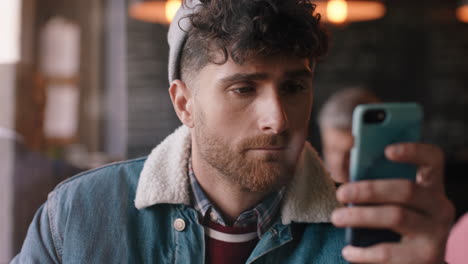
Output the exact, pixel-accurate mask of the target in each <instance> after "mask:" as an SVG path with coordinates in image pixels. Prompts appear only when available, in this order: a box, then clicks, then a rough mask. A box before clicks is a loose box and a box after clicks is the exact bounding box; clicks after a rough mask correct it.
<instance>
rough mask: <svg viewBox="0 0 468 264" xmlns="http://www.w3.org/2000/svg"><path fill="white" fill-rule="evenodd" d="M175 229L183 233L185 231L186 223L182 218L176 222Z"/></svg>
mask: <svg viewBox="0 0 468 264" xmlns="http://www.w3.org/2000/svg"><path fill="white" fill-rule="evenodd" d="M174 228H175V230H177V231H183V230H184V229H185V221H184V219H182V218H177V219H176V220H175V221H174Z"/></svg>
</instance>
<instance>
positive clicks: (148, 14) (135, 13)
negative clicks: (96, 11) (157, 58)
mask: <svg viewBox="0 0 468 264" xmlns="http://www.w3.org/2000/svg"><path fill="white" fill-rule="evenodd" d="M0 1H1V0H0ZM180 5H181V1H180V0H169V1H156V0H155V1H142V2H137V3H133V4H131V5H130V8H129V14H130V17H132V18H135V19H138V20H142V21H146V22H151V23H159V24H169V23H171V21H172V19H173V18H174V16H175V13H176V12H177V10H178V9H179V7H180Z"/></svg>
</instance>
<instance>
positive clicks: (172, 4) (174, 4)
mask: <svg viewBox="0 0 468 264" xmlns="http://www.w3.org/2000/svg"><path fill="white" fill-rule="evenodd" d="M180 5H181V3H180V1H179V0H169V1H168V2H166V20H167V22H169V23H171V21H172V19H173V18H174V16H175V14H176V13H177V10H179V7H180Z"/></svg>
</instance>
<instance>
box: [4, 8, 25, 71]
mask: <svg viewBox="0 0 468 264" xmlns="http://www.w3.org/2000/svg"><path fill="white" fill-rule="evenodd" d="M20 11H21V0H0V32H1V33H0V64H1V63H16V62H18V61H19V58H20V23H21V20H20V14H21V12H20Z"/></svg>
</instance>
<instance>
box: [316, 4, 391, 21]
mask: <svg viewBox="0 0 468 264" xmlns="http://www.w3.org/2000/svg"><path fill="white" fill-rule="evenodd" d="M341 2H343V0H330V1H325V0H322V1H315V3H317V9H316V12H317V13H320V14H322V19H323V20H324V21H325V22H331V23H349V22H357V21H369V20H375V19H379V18H382V17H383V16H384V15H385V12H386V10H385V5H384V4H383V3H382V2H380V1H354V0H348V1H346V7H347V8H346V10H347V11H345V12H344V13H345V14H346V18H345V20H344V21H343V20H342V19H341V20H339V19H336V17H337V15H334V16H330V15H331V13H335V12H336V14H338V13H340V12H343V11H340V12H338V11H332V7H333V9H334V8H335V7H334V6H335V5H336V6H339V5H341V6H344V5H343V3H341ZM340 8H342V7H337V10H338V9H340ZM342 16H343V15H342Z"/></svg>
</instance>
